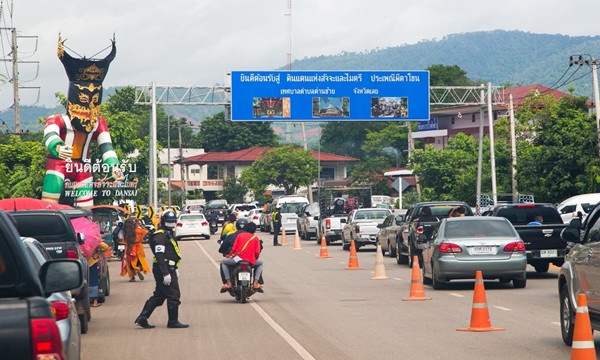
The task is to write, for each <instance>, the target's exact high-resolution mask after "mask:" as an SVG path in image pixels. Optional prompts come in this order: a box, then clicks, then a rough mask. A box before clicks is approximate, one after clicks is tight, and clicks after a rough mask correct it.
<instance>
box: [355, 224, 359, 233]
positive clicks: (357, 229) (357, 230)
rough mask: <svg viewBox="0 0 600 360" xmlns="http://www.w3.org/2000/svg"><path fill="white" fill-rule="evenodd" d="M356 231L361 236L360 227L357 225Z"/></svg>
mask: <svg viewBox="0 0 600 360" xmlns="http://www.w3.org/2000/svg"><path fill="white" fill-rule="evenodd" d="M354 231H356V233H357V234H360V225H356V226H355V227H354Z"/></svg>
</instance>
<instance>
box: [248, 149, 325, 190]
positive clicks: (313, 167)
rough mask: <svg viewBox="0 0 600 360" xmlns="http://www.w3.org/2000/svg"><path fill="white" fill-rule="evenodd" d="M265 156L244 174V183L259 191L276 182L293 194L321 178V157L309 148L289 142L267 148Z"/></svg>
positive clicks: (249, 187) (275, 184)
mask: <svg viewBox="0 0 600 360" xmlns="http://www.w3.org/2000/svg"><path fill="white" fill-rule="evenodd" d="M263 155H264V156H263V157H261V158H259V159H257V160H255V161H254V163H253V164H252V166H250V167H248V168H246V169H244V170H243V171H242V174H241V176H240V182H241V184H243V185H244V186H246V187H247V188H248V189H251V190H252V191H253V192H254V193H255V194H256V193H261V192H262V191H264V189H265V188H266V187H267V186H268V185H274V186H277V187H282V188H283V189H284V191H285V194H286V195H293V194H295V193H296V191H297V190H298V188H299V187H300V186H308V185H310V184H312V183H313V182H315V181H316V179H317V166H318V164H317V159H315V157H314V156H313V155H312V153H310V152H308V151H305V150H302V149H297V148H294V147H293V146H291V145H286V146H282V147H279V148H275V149H271V150H267V151H265V153H264V154H263Z"/></svg>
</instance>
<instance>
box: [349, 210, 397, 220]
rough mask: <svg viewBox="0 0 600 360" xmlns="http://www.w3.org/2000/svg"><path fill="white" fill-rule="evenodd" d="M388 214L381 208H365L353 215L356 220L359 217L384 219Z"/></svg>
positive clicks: (359, 218)
mask: <svg viewBox="0 0 600 360" xmlns="http://www.w3.org/2000/svg"><path fill="white" fill-rule="evenodd" d="M388 215H390V212H389V211H382V210H365V211H359V212H357V213H356V216H355V217H354V218H355V219H357V220H361V219H385V218H386V217H387V216H388Z"/></svg>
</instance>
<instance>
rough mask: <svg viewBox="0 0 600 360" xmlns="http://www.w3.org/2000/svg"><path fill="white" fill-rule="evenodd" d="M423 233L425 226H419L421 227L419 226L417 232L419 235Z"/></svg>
mask: <svg viewBox="0 0 600 360" xmlns="http://www.w3.org/2000/svg"><path fill="white" fill-rule="evenodd" d="M422 233H423V227H422V226H419V227H418V228H417V234H419V235H420V234H422Z"/></svg>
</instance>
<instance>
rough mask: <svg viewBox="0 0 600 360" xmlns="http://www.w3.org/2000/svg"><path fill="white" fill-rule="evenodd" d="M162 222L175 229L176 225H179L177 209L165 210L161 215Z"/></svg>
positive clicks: (163, 224)
mask: <svg viewBox="0 0 600 360" xmlns="http://www.w3.org/2000/svg"><path fill="white" fill-rule="evenodd" d="M160 224H161V225H162V226H163V227H165V228H167V229H169V230H173V229H175V226H177V215H175V211H173V210H167V211H165V212H164V213H163V214H162V216H161V219H160Z"/></svg>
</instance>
